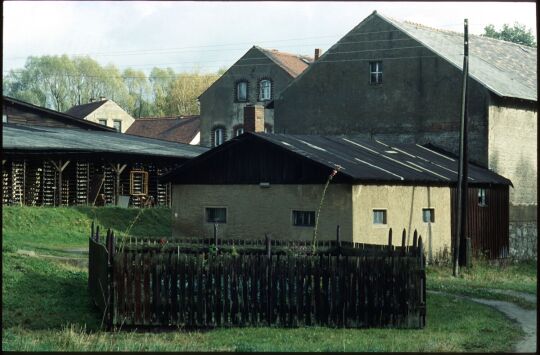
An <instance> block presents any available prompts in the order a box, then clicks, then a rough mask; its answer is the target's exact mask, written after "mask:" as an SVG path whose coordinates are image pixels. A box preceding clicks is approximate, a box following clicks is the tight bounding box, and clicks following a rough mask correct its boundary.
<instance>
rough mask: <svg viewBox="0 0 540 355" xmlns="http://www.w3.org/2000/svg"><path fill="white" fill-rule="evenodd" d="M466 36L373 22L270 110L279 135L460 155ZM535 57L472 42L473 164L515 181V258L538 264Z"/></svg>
mask: <svg viewBox="0 0 540 355" xmlns="http://www.w3.org/2000/svg"><path fill="white" fill-rule="evenodd" d="M463 43H464V40H463V33H457V32H452V31H447V30H442V29H436V28H430V27H428V26H424V25H421V24H418V23H411V22H407V21H399V20H396V19H392V18H389V17H386V16H384V15H382V14H380V13H378V12H373V13H372V14H371V15H369V16H368V17H367V18H365V19H364V20H363V21H362V22H360V23H359V24H358V25H357V26H355V27H354V28H353V29H351V30H350V31H349V32H348V33H347V34H345V35H344V36H343V37H342V38H341V39H340V40H339V41H337V42H336V43H335V44H334V45H333V46H332V47H331V48H329V49H328V50H326V51H325V53H324V54H322V55H321V57H320V58H319V59H318V60H316V61H314V62H313V63H312V64H311V65H310V66H309V67H308V68H307V69H306V70H305V71H303V72H302V74H300V75H299V76H298V77H297V78H296V79H295V80H294V81H292V82H291V83H289V85H288V86H287V87H286V88H284V89H283V90H282V91H281V93H280V94H279V95H276V98H275V100H274V131H275V132H277V133H287V134H320V135H347V136H349V137H356V138H366V139H370V138H375V139H380V140H383V141H385V142H387V143H418V144H422V145H423V144H427V143H431V144H434V145H436V146H438V147H441V148H443V149H445V150H447V151H449V152H452V153H455V154H457V152H458V151H459V127H460V125H459V119H460V110H461V93H462V75H463V74H462V69H461V68H462V65H463ZM537 105H538V102H537V49H536V48H533V47H528V46H525V45H519V44H515V43H510V42H506V41H501V40H496V39H492V38H487V37H483V36H475V35H469V85H468V119H469V144H468V146H469V158H470V161H471V162H475V163H477V164H479V165H481V166H484V167H487V168H489V169H490V170H492V171H495V172H496V173H498V174H501V175H503V176H506V177H508V178H509V179H510V180H512V183H513V188H512V189H511V190H510V212H509V213H510V225H509V228H510V238H511V245H510V246H511V249H512V250H513V255H516V254H517V255H516V256H518V255H519V254H528V255H530V253H531V251H533V252H534V255H535V254H536V245H537V243H538V241H537V203H538V201H537V164H538V163H537V140H538V137H537V130H538V118H537Z"/></svg>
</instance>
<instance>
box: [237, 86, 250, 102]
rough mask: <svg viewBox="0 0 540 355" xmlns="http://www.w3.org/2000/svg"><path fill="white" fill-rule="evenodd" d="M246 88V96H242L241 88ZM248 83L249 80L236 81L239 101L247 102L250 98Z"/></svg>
mask: <svg viewBox="0 0 540 355" xmlns="http://www.w3.org/2000/svg"><path fill="white" fill-rule="evenodd" d="M242 87H243V88H244V96H241V95H240V93H241V88H242ZM247 90H248V83H247V81H239V82H238V83H236V100H237V101H239V102H246V101H247V100H248V92H247Z"/></svg>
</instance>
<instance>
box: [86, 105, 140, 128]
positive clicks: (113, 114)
mask: <svg viewBox="0 0 540 355" xmlns="http://www.w3.org/2000/svg"><path fill="white" fill-rule="evenodd" d="M84 119H85V120H88V121H92V122H95V123H99V120H103V119H106V120H107V126H109V127H113V121H115V120H119V121H121V122H122V127H121V128H122V133H125V132H126V130H127V129H128V128H129V126H131V124H132V123H133V122H134V121H135V119H134V118H133V117H131V116H130V115H129V113H127V112H126V111H124V110H123V109H122V108H121V107H120V106H118V104H116V103H115V102H114V101H110V100H108V101H107V102H106V103H104V104H103V105H101V106H100V107H98V108H97V109H96V110H95V111H94V112H92V113H91V114H89V115H88V116H86V117H85V118H84Z"/></svg>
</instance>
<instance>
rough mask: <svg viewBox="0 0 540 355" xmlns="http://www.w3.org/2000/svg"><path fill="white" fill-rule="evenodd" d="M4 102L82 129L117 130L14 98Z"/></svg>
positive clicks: (8, 98)
mask: <svg viewBox="0 0 540 355" xmlns="http://www.w3.org/2000/svg"><path fill="white" fill-rule="evenodd" d="M2 101H3V102H4V103H6V104H9V105H13V106H18V107H22V108H24V109H27V110H31V111H33V112H36V113H38V114H42V115H47V116H49V117H54V118H55V119H58V120H59V121H61V122H68V123H71V124H74V125H77V126H80V127H81V128H86V129H93V130H98V131H111V132H113V131H115V129H114V128H112V127H106V126H103V125H100V124H98V123H95V122H90V121H86V120H83V119H81V118H79V117H75V116H73V115H71V114H69V113H62V112H59V111H55V110H51V109H48V108H45V107H41V106H36V105H33V104H31V103H29V102H25V101H21V100H18V99H15V98H13V97H9V96H3V97H2Z"/></svg>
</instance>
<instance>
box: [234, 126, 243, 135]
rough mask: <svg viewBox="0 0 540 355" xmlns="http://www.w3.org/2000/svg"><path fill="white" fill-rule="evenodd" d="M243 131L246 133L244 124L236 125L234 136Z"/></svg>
mask: <svg viewBox="0 0 540 355" xmlns="http://www.w3.org/2000/svg"><path fill="white" fill-rule="evenodd" d="M242 133H244V126H236V127H235V128H234V136H235V137H238V136H239V135H241V134H242Z"/></svg>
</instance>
